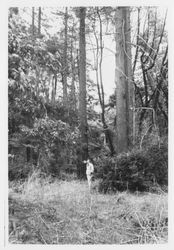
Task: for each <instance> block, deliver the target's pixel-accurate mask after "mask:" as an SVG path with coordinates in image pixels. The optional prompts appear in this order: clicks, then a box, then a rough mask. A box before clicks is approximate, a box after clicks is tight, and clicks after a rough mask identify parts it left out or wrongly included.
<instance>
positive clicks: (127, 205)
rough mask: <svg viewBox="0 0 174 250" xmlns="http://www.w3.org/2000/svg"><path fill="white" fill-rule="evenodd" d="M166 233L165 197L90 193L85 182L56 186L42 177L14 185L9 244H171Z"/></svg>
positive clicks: (149, 194)
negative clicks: (168, 242)
mask: <svg viewBox="0 0 174 250" xmlns="http://www.w3.org/2000/svg"><path fill="white" fill-rule="evenodd" d="M96 185H97V184H96ZM167 234H168V214H167V194H165V193H163V194H160V195H159V194H152V193H136V194H131V193H128V192H122V193H120V192H119V193H115V194H105V195H104V194H101V193H98V191H97V190H96V189H95V190H93V191H92V193H90V192H89V190H88V187H87V183H86V182H85V181H81V182H80V181H69V182H68V181H58V180H57V181H56V180H54V181H53V180H52V179H50V178H40V177H39V173H37V172H35V173H33V174H32V175H31V176H30V177H29V178H28V179H27V180H26V181H25V182H23V183H20V182H16V183H15V182H10V183H9V242H10V243H14V244H15V243H18V244H20V243H22V244H145V243H166V242H167Z"/></svg>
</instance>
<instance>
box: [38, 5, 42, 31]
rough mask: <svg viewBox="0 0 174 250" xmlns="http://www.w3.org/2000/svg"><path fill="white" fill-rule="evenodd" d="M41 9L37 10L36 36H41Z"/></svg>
mask: <svg viewBox="0 0 174 250" xmlns="http://www.w3.org/2000/svg"><path fill="white" fill-rule="evenodd" d="M41 13H42V12H41V7H39V10H38V35H40V34H41Z"/></svg>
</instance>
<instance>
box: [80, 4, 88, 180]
mask: <svg viewBox="0 0 174 250" xmlns="http://www.w3.org/2000/svg"><path fill="white" fill-rule="evenodd" d="M79 12H80V13H79V14H80V15H79V16H80V42H79V121H80V127H79V128H80V133H81V154H80V162H79V163H80V166H79V168H80V171H79V177H80V178H85V177H86V174H85V171H86V165H85V164H84V163H83V161H84V160H87V158H88V126H87V114H86V40H85V16H86V8H84V7H80V11H79Z"/></svg>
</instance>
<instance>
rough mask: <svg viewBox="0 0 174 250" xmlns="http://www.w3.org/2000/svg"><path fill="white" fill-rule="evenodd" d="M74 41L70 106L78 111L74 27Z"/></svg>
mask: <svg viewBox="0 0 174 250" xmlns="http://www.w3.org/2000/svg"><path fill="white" fill-rule="evenodd" d="M71 35H72V39H71V77H72V78H71V92H70V100H69V105H71V107H72V109H73V110H76V91H75V62H74V60H75V56H74V53H73V35H74V32H73V27H72V34H71Z"/></svg>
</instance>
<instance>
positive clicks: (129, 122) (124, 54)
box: [116, 7, 134, 153]
mask: <svg viewBox="0 0 174 250" xmlns="http://www.w3.org/2000/svg"><path fill="white" fill-rule="evenodd" d="M116 34H117V35H116V117H117V118H116V132H117V153H122V152H126V151H127V150H128V147H129V145H131V138H132V135H133V108H134V107H133V106H134V101H133V100H134V90H133V81H132V64H131V47H130V14H129V9H128V8H127V7H119V8H118V9H117V13H116Z"/></svg>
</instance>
